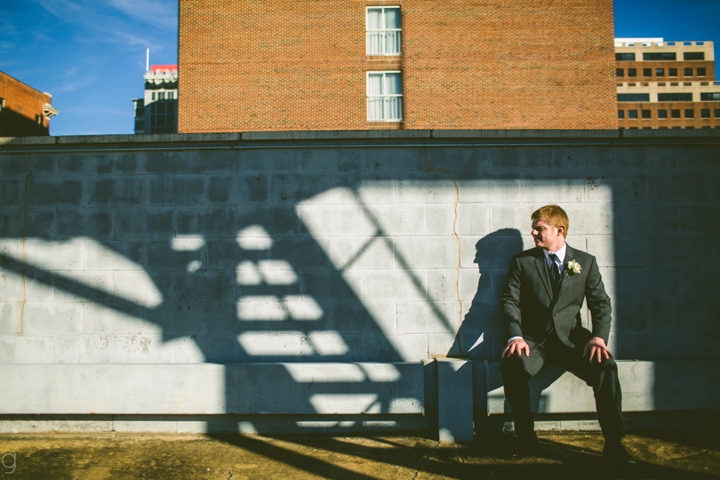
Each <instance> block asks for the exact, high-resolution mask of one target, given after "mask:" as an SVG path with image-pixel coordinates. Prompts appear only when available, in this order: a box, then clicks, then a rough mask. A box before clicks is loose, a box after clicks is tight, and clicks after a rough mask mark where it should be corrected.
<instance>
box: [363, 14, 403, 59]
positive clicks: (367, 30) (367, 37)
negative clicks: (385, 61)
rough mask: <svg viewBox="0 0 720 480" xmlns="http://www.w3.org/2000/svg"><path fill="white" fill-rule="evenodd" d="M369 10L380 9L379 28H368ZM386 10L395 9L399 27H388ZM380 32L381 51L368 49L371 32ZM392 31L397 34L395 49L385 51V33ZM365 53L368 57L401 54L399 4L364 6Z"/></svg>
mask: <svg viewBox="0 0 720 480" xmlns="http://www.w3.org/2000/svg"><path fill="white" fill-rule="evenodd" d="M370 10H381V14H380V18H381V20H382V23H383V26H382V28H379V29H372V30H371V29H370V26H369V25H370V22H369V15H370ZM386 10H397V12H398V18H399V19H400V28H388V27H387V21H386V16H385V11H386ZM378 33H380V34H382V40H381V41H380V42H379V45H382V48H381V49H382V50H383V51H382V52H374V51H371V50H370V45H371V42H370V36H371V35H373V34H378ZM389 33H393V34H395V35H397V42H396V43H397V51H392V52H391V51H387V50H385V49H386V48H387V42H388V39H387V35H388V34H389ZM365 55H367V56H369V57H397V56H400V55H402V8H401V6H400V5H369V6H366V7H365Z"/></svg>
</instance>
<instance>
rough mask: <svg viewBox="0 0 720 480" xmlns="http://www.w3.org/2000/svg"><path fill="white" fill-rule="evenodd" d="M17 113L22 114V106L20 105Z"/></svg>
mask: <svg viewBox="0 0 720 480" xmlns="http://www.w3.org/2000/svg"><path fill="white" fill-rule="evenodd" d="M17 111H18V113H22V105H18V108H17Z"/></svg>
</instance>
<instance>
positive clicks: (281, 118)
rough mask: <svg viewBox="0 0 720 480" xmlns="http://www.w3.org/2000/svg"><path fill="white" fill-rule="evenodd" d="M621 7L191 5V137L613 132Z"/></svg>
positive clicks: (186, 121)
mask: <svg viewBox="0 0 720 480" xmlns="http://www.w3.org/2000/svg"><path fill="white" fill-rule="evenodd" d="M613 53H614V52H613V11H612V1H611V0H554V1H549V0H532V1H531V0H472V1H471V0H446V1H444V2H427V1H419V0H323V1H314V2H296V1H282V0H256V1H253V2H221V1H219V0H180V28H179V69H180V74H181V75H182V82H181V83H180V85H179V126H178V129H179V131H180V132H224V131H225V132H227V131H273V130H345V129H350V130H368V129H537V128H541V129H615V128H617V118H616V112H615V93H616V92H615V86H614V84H613V68H614V59H613Z"/></svg>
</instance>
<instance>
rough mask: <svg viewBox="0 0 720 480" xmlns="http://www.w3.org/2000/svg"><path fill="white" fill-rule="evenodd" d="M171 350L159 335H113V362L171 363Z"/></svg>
mask: <svg viewBox="0 0 720 480" xmlns="http://www.w3.org/2000/svg"><path fill="white" fill-rule="evenodd" d="M173 350H174V349H173V346H172V345H170V344H167V343H166V342H163V339H162V337H161V336H160V335H153V334H148V333H144V334H140V335H114V336H113V363H161V364H166V363H173V353H174V351H173ZM148 370H152V369H148Z"/></svg>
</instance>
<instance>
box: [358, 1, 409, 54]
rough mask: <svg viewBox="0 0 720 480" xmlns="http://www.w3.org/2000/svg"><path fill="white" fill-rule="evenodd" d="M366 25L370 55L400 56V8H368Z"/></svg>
mask: <svg viewBox="0 0 720 480" xmlns="http://www.w3.org/2000/svg"><path fill="white" fill-rule="evenodd" d="M365 25H366V27H365V28H366V43H367V45H366V53H367V54H368V55H400V53H401V48H400V46H401V38H400V37H401V30H400V7H368V8H367V10H366V24H365Z"/></svg>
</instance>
